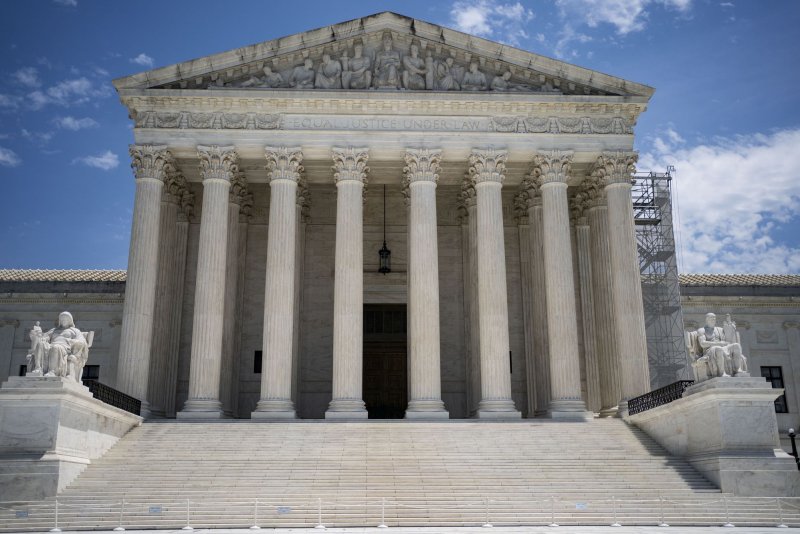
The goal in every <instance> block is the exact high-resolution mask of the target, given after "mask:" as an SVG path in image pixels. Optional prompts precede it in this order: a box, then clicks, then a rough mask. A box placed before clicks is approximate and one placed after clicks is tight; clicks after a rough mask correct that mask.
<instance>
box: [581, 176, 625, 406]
mask: <svg viewBox="0 0 800 534" xmlns="http://www.w3.org/2000/svg"><path fill="white" fill-rule="evenodd" d="M588 180H590V182H589V183H590V188H589V189H588V191H589V192H590V203H589V210H588V222H589V248H590V254H591V257H592V296H593V299H592V300H593V301H594V302H593V304H594V317H595V332H596V337H595V339H596V344H595V347H596V349H597V363H598V371H599V375H600V417H610V416H613V415H614V414H616V413H617V404H619V399H620V386H619V360H618V354H617V331H616V326H615V321H614V293H613V289H612V288H613V281H612V277H611V254H610V253H609V250H608V214H607V209H606V199H605V194H604V193H603V190H602V188H601V187H600V186H599V184H598V183H597V177H596V176H595V175H593V176H592V177H591V178H589V179H588Z"/></svg>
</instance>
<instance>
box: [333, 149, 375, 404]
mask: <svg viewBox="0 0 800 534" xmlns="http://www.w3.org/2000/svg"><path fill="white" fill-rule="evenodd" d="M368 157H369V156H368V151H367V149H366V148H345V149H339V148H334V149H333V161H334V167H333V168H334V171H335V174H334V177H335V180H336V189H337V196H336V253H335V260H334V261H335V262H336V265H335V270H334V276H335V280H334V288H333V384H332V386H333V387H332V399H331V402H330V405H329V407H328V410H327V411H326V412H325V418H326V419H366V418H367V410H366V408H365V406H364V401H363V400H362V396H363V389H362V383H363V376H362V373H363V365H364V362H363V349H364V347H363V345H364V342H363V340H364V329H363V322H364V220H363V219H364V214H363V210H364V207H363V193H364V182H365V180H366V175H367V171H368V170H369V169H368V168H367V166H366V164H367V160H368Z"/></svg>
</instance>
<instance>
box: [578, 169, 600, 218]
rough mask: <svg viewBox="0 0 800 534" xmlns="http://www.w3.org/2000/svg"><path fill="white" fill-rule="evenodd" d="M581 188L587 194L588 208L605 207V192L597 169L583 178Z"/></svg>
mask: <svg viewBox="0 0 800 534" xmlns="http://www.w3.org/2000/svg"><path fill="white" fill-rule="evenodd" d="M581 190H583V191H585V192H586V194H587V195H588V199H587V201H588V209H592V208H602V207H605V205H606V192H605V189H604V188H603V177H602V176H601V173H600V172H599V171H598V170H597V169H595V170H594V171H593V172H592V173H591V174H590V175H589V176H587V177H586V178H584V180H583V183H581Z"/></svg>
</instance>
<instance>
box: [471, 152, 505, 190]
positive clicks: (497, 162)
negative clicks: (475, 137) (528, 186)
mask: <svg viewBox="0 0 800 534" xmlns="http://www.w3.org/2000/svg"><path fill="white" fill-rule="evenodd" d="M506 159H508V151H507V150H498V149H496V148H485V149H473V150H472V153H471V154H470V155H469V176H470V178H471V179H472V182H473V183H474V184H480V183H483V182H494V183H498V184H501V185H502V183H503V182H504V181H505V179H506V174H505V173H506Z"/></svg>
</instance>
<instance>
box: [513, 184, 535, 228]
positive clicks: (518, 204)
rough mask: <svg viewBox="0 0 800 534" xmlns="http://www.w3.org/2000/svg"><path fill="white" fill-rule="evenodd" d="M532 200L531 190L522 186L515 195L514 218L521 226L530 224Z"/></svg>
mask: <svg viewBox="0 0 800 534" xmlns="http://www.w3.org/2000/svg"><path fill="white" fill-rule="evenodd" d="M530 202H531V198H530V192H529V191H528V190H527V189H524V188H520V190H519V192H518V193H517V194H516V195H514V219H515V220H516V221H517V224H518V225H520V226H524V225H527V224H528V207H529V206H530Z"/></svg>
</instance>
